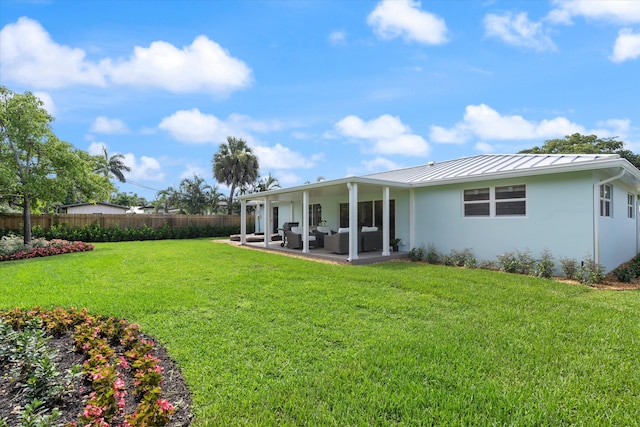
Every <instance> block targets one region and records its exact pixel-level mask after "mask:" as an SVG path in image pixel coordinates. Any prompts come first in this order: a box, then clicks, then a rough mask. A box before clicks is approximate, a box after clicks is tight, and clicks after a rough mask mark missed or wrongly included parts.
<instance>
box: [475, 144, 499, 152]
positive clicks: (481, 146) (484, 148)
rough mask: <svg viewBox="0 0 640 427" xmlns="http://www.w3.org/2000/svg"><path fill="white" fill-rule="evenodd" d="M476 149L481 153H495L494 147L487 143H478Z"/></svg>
mask: <svg viewBox="0 0 640 427" xmlns="http://www.w3.org/2000/svg"><path fill="white" fill-rule="evenodd" d="M474 148H475V149H476V150H478V151H480V152H481V153H493V152H494V151H495V148H494V146H493V145H491V144H487V143H486V142H478V143H476V145H474Z"/></svg>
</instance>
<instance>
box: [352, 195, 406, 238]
mask: <svg viewBox="0 0 640 427" xmlns="http://www.w3.org/2000/svg"><path fill="white" fill-rule="evenodd" d="M382 207H383V206H382V200H374V201H367V202H358V228H361V227H362V226H368V227H370V226H376V227H378V230H382ZM340 227H349V203H340ZM395 233H396V201H395V200H393V199H392V200H389V237H390V238H391V239H393V238H394V237H395Z"/></svg>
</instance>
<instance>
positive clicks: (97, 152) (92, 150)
mask: <svg viewBox="0 0 640 427" xmlns="http://www.w3.org/2000/svg"><path fill="white" fill-rule="evenodd" d="M103 147H104V148H106V149H107V150H108V147H107V144H105V143H104V142H92V143H91V144H89V148H88V149H87V152H88V153H89V154H91V155H92V156H101V155H102V154H103V153H102V149H103Z"/></svg>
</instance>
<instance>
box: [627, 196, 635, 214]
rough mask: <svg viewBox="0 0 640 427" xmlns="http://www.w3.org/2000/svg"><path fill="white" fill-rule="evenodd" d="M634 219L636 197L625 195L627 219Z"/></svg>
mask: <svg viewBox="0 0 640 427" xmlns="http://www.w3.org/2000/svg"><path fill="white" fill-rule="evenodd" d="M635 217H636V196H635V194H631V193H627V218H630V219H634V218H635Z"/></svg>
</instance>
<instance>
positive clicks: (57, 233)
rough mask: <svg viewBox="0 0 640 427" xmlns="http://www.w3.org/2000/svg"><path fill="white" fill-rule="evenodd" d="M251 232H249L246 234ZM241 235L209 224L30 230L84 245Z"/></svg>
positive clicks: (233, 228) (235, 228) (234, 228)
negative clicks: (76, 241) (83, 243)
mask: <svg viewBox="0 0 640 427" xmlns="http://www.w3.org/2000/svg"><path fill="white" fill-rule="evenodd" d="M249 231H250V230H249ZM238 233H240V227H238V226H227V227H214V226H211V225H209V224H206V225H203V226H199V225H190V226H188V227H171V226H169V225H168V224H164V225H163V226H162V227H160V228H151V227H149V226H147V225H143V226H142V227H141V228H133V227H124V228H122V227H120V226H119V225H117V224H116V225H114V226H112V227H107V228H102V227H100V226H99V225H98V224H91V225H85V226H82V227H75V228H71V227H69V226H68V225H67V224H56V225H52V226H51V228H49V230H46V231H45V230H44V229H43V228H42V227H33V229H32V235H33V236H34V237H42V238H46V239H49V240H50V239H65V240H81V241H83V242H124V241H134V240H164V239H194V238H198V237H228V236H230V235H232V234H238Z"/></svg>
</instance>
